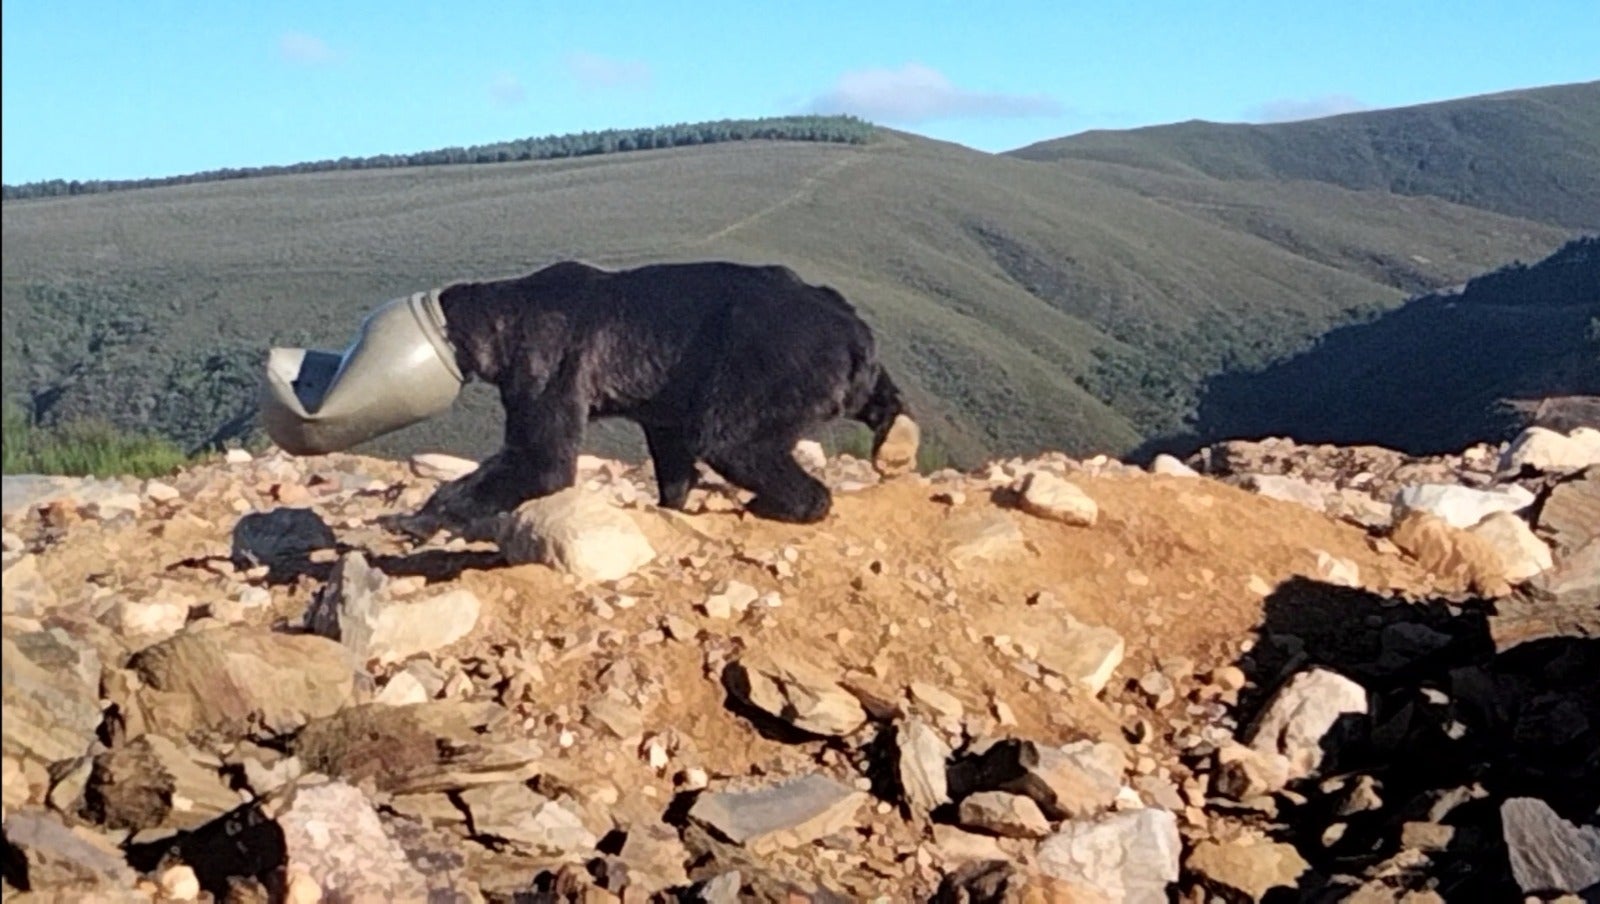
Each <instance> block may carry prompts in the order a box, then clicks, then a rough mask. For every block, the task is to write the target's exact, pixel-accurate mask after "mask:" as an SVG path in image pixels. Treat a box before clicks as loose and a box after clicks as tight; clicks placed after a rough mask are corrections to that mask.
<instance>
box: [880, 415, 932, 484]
mask: <svg viewBox="0 0 1600 904" xmlns="http://www.w3.org/2000/svg"><path fill="white" fill-rule="evenodd" d="M921 444H922V428H921V427H919V426H918V425H917V422H916V421H914V420H912V419H911V418H910V417H908V416H906V415H904V414H897V415H895V418H894V421H893V422H892V423H891V424H890V425H889V432H888V433H887V434H886V435H885V436H884V439H883V445H881V446H879V447H878V451H877V454H876V455H874V456H873V459H872V466H873V467H874V468H875V469H877V471H878V473H880V474H882V475H883V476H885V477H898V476H900V475H902V474H909V473H910V472H911V471H913V470H915V469H916V467H917V452H918V450H919V449H920V448H921Z"/></svg>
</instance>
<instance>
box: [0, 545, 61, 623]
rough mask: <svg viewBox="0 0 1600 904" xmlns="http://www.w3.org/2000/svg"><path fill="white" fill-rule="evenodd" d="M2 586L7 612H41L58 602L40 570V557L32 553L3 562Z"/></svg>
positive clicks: (14, 613) (29, 614)
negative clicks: (4, 563)
mask: <svg viewBox="0 0 1600 904" xmlns="http://www.w3.org/2000/svg"><path fill="white" fill-rule="evenodd" d="M0 589H3V593H4V596H3V600H4V605H3V608H4V611H5V614H6V615H26V616H36V615H42V614H44V612H45V611H46V610H48V609H51V608H54V607H55V605H56V603H57V602H58V599H59V598H58V597H57V596H56V591H55V589H54V588H53V587H51V586H50V583H49V582H48V581H46V580H45V579H44V575H43V574H42V573H40V571H39V559H38V557H37V556H35V555H33V554H32V553H23V554H22V555H20V556H18V557H16V558H15V559H11V560H10V561H8V562H7V563H6V565H5V576H4V581H3V582H0Z"/></svg>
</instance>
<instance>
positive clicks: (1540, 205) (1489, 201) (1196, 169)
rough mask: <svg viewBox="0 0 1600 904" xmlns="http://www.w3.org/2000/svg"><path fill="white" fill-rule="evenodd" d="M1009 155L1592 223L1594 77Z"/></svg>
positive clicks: (1083, 139)
mask: <svg viewBox="0 0 1600 904" xmlns="http://www.w3.org/2000/svg"><path fill="white" fill-rule="evenodd" d="M1009 153H1010V154H1011V155H1012V156H1016V157H1021V158H1023V159H1025V160H1041V161H1095V162H1102V163H1112V164H1116V165H1119V166H1129V167H1135V168H1138V169H1143V170H1150V171H1154V172H1160V173H1167V174H1172V175H1179V176H1184V175H1202V176H1209V177H1212V178H1215V179H1221V180H1224V181H1230V182H1238V181H1248V182H1259V181H1283V180H1303V181H1312V182H1323V183H1327V184H1330V185H1338V186H1341V187H1343V188H1349V189H1355V190H1358V191H1381V192H1390V193H1394V194H1400V195H1410V196H1427V197H1436V198H1443V199H1444V200H1446V201H1452V202H1455V203H1457V204H1463V205H1466V206H1469V207H1478V208H1482V209H1484V210H1493V211H1496V212H1498V213H1503V214H1507V215H1510V216H1516V217H1526V218H1528V219H1532V220H1540V221H1543V222H1550V223H1560V224H1562V225H1564V226H1569V227H1572V228H1574V229H1595V228H1600V82H1586V83H1582V84H1574V85H1558V86H1554V87H1548V88H1538V89H1533V90H1525V91H1508V92H1504V93H1501V94H1492V95H1485V96H1480V97H1472V98H1465V99H1461V100H1451V101H1444V102H1441V103H1433V104H1422V105H1419V106H1415V107H1403V108H1399V109H1393V110H1377V111H1372V112H1367V113H1349V114H1345V115H1342V116H1330V117H1326V118H1324V119H1315V120H1309V121H1304V122H1288V123H1277V124H1272V125H1227V124H1219V123H1210V122H1184V123H1177V124H1174V125H1166V126H1154V127H1151V128H1145V129H1132V130H1128V131H1121V132H1106V131H1096V132H1085V133H1083V134H1081V135H1074V136H1071V137H1068V138H1060V139H1056V140H1053V141H1045V142H1040V143H1038V144H1033V145H1029V146H1028V147H1025V148H1020V149H1018V150H1015V151H1011V152H1009Z"/></svg>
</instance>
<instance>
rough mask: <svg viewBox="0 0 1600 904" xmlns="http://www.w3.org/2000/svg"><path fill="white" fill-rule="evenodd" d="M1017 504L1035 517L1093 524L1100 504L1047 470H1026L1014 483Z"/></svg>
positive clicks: (1089, 525) (1079, 523)
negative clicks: (1015, 484)
mask: <svg viewBox="0 0 1600 904" xmlns="http://www.w3.org/2000/svg"><path fill="white" fill-rule="evenodd" d="M1017 504H1018V506H1019V507H1020V508H1021V509H1022V510H1023V511H1025V512H1027V513H1028V514H1030V515H1033V516H1035V517H1037V518H1045V519H1048V520H1051V521H1059V522H1061V523H1062V524H1068V525H1071V526H1073V527H1093V526H1094V522H1095V519H1097V518H1099V517H1100V507H1099V506H1098V505H1096V504H1095V501H1094V500H1093V499H1091V498H1089V494H1087V493H1085V492H1084V491H1083V490H1082V488H1080V487H1079V486H1078V485H1077V484H1074V483H1071V482H1069V481H1066V480H1063V479H1062V478H1060V477H1057V476H1056V475H1054V474H1052V473H1050V472H1049V471H1030V472H1028V473H1027V474H1025V475H1023V478H1022V480H1020V481H1019V482H1018V483H1017Z"/></svg>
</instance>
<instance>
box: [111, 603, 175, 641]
mask: <svg viewBox="0 0 1600 904" xmlns="http://www.w3.org/2000/svg"><path fill="white" fill-rule="evenodd" d="M111 620H112V623H113V626H114V627H115V628H116V629H117V630H118V631H120V632H122V634H123V635H124V636H126V637H162V638H165V637H171V636H172V635H174V634H176V633H178V632H179V631H182V630H183V626H184V625H186V624H188V623H189V604H188V603H184V602H179V601H176V600H122V601H120V602H118V603H117V605H116V608H115V609H113V610H112V614H111Z"/></svg>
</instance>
